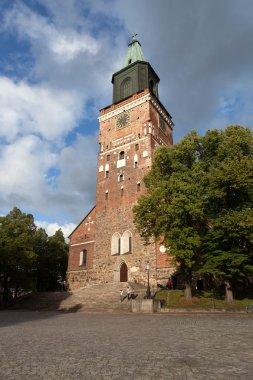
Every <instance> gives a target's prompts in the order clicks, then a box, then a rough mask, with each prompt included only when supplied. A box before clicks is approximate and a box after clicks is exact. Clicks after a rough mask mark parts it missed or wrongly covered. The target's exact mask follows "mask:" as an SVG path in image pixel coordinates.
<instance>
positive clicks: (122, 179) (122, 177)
mask: <svg viewBox="0 0 253 380" xmlns="http://www.w3.org/2000/svg"><path fill="white" fill-rule="evenodd" d="M122 181H124V175H123V174H120V175H119V182H122Z"/></svg>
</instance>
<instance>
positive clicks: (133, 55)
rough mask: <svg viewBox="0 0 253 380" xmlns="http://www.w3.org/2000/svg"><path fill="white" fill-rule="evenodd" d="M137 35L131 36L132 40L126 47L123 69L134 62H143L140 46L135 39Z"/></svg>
mask: <svg viewBox="0 0 253 380" xmlns="http://www.w3.org/2000/svg"><path fill="white" fill-rule="evenodd" d="M136 36H137V34H133V36H132V40H131V42H130V44H129V45H128V50H127V54H126V57H125V59H124V63H123V68H125V67H127V66H128V65H131V64H132V63H134V62H136V61H145V58H144V55H143V52H142V50H141V44H140V42H139V41H138V40H137V38H136Z"/></svg>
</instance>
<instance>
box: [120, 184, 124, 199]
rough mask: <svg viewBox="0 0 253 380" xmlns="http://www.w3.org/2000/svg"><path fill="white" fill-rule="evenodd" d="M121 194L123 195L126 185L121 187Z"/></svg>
mask: <svg viewBox="0 0 253 380" xmlns="http://www.w3.org/2000/svg"><path fill="white" fill-rule="evenodd" d="M120 195H121V196H122V197H123V195H124V187H123V186H122V187H121V189H120Z"/></svg>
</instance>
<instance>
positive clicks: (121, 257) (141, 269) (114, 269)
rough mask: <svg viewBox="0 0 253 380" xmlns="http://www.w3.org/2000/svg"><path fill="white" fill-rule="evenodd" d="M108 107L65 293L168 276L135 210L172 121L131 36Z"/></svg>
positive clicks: (158, 247) (168, 267) (102, 119)
mask: <svg viewBox="0 0 253 380" xmlns="http://www.w3.org/2000/svg"><path fill="white" fill-rule="evenodd" d="M112 83H113V103H112V105H110V106H108V107H106V108H104V109H102V110H100V115H99V118H98V119H99V123H100V129H99V145H100V151H99V154H98V165H97V190H96V206H95V207H94V208H93V209H92V210H91V211H90V213H89V214H88V215H87V216H86V217H85V218H84V219H83V220H82V221H81V223H80V224H79V225H78V226H77V227H76V229H75V230H74V231H73V232H72V233H71V235H70V254H69V263H68V273H67V276H68V284H69V288H70V289H76V288H79V287H84V286H86V285H88V284H92V283H94V284H95V283H101V282H102V283H105V282H112V281H117V282H119V281H121V282H126V281H130V282H139V283H143V284H145V282H146V281H147V273H146V264H147V262H149V265H150V281H151V285H156V283H157V282H161V281H163V280H164V279H166V278H168V276H169V275H170V274H171V273H172V272H173V266H172V265H171V263H170V261H169V259H168V256H167V254H166V252H165V248H164V247H163V246H162V245H159V244H158V243H153V244H150V245H148V246H145V245H144V243H143V241H142V240H141V238H140V236H139V234H138V233H137V231H136V229H135V226H134V223H133V212H132V207H133V205H134V204H136V202H137V200H138V198H139V196H140V195H142V194H144V193H145V186H144V183H143V177H144V175H145V174H147V172H148V171H149V170H150V167H151V165H152V158H153V156H154V152H155V149H156V148H157V147H158V146H159V145H162V144H163V145H172V143H173V141H172V129H173V122H172V118H171V116H170V114H169V113H168V111H167V110H166V109H165V108H164V106H163V105H162V103H161V102H160V100H159V96H158V84H159V77H158V76H157V74H156V73H155V71H154V70H153V68H152V67H151V65H150V64H149V63H148V62H146V61H145V59H144V56H143V53H142V50H141V45H140V43H139V41H138V40H137V39H136V35H134V36H133V37H132V40H131V42H130V44H129V45H128V52H127V55H126V58H125V60H124V64H123V68H122V69H121V70H120V71H118V72H116V73H115V74H113V77H112Z"/></svg>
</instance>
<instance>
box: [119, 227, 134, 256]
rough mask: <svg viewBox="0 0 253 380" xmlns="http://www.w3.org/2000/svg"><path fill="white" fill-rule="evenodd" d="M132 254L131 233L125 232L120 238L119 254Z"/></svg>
mask: <svg viewBox="0 0 253 380" xmlns="http://www.w3.org/2000/svg"><path fill="white" fill-rule="evenodd" d="M125 253H132V233H131V232H130V231H125V232H124V233H123V235H122V238H121V254H122V255H124V254H125Z"/></svg>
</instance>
